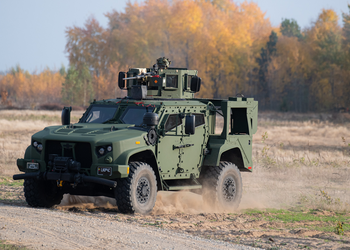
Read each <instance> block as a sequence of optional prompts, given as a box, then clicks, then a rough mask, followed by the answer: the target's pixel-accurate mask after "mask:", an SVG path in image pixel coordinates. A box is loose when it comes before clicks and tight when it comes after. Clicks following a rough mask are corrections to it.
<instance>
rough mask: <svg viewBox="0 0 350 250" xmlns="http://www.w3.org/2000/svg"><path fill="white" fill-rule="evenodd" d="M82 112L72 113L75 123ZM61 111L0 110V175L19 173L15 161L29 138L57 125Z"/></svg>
mask: <svg viewBox="0 0 350 250" xmlns="http://www.w3.org/2000/svg"><path fill="white" fill-rule="evenodd" d="M82 113H83V112H79V111H76V112H74V111H73V112H72V118H71V121H72V122H77V121H78V119H79V118H80V117H81V115H82ZM60 122H61V111H32V110H21V111H18V110H1V111H0V175H5V176H10V175H12V174H15V173H19V171H18V169H17V166H16V159H17V158H23V156H24V152H25V150H26V148H27V147H28V145H29V144H30V141H31V136H32V135H33V134H34V133H36V132H38V131H40V130H42V129H43V128H45V127H47V126H51V125H59V124H60Z"/></svg>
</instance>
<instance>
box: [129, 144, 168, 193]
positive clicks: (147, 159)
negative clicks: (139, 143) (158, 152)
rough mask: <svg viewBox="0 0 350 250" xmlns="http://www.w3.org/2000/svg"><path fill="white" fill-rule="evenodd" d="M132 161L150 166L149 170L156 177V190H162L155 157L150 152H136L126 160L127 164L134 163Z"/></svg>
mask: <svg viewBox="0 0 350 250" xmlns="http://www.w3.org/2000/svg"><path fill="white" fill-rule="evenodd" d="M134 161H140V162H144V163H147V164H148V165H150V166H151V168H152V169H153V171H154V173H155V175H156V179H157V188H158V190H162V189H163V188H162V182H161V179H160V175H159V170H158V164H157V160H156V157H155V155H154V153H153V151H152V150H144V151H141V152H137V153H135V154H133V155H131V156H130V157H129V159H128V164H129V163H130V162H134Z"/></svg>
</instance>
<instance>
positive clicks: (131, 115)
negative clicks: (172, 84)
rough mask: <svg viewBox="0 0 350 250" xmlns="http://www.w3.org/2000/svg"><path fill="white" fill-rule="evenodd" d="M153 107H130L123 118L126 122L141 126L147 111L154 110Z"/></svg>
mask: <svg viewBox="0 0 350 250" xmlns="http://www.w3.org/2000/svg"><path fill="white" fill-rule="evenodd" d="M153 110H154V108H153V107H128V108H127V109H126V110H125V111H124V114H123V116H122V117H121V120H122V121H123V122H124V123H125V124H135V125H136V126H139V125H141V124H142V122H143V115H144V114H145V113H146V112H153Z"/></svg>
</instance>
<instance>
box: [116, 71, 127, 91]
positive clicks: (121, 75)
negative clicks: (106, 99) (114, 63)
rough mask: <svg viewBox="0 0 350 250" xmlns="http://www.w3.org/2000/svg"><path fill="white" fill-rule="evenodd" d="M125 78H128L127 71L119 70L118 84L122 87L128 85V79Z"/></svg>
mask: <svg viewBox="0 0 350 250" xmlns="http://www.w3.org/2000/svg"><path fill="white" fill-rule="evenodd" d="M123 78H126V73H125V72H119V75H118V86H119V88H120V89H125V87H126V86H125V85H126V80H123Z"/></svg>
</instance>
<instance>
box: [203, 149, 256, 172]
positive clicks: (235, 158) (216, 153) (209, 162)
mask: <svg viewBox="0 0 350 250" xmlns="http://www.w3.org/2000/svg"><path fill="white" fill-rule="evenodd" d="M222 161H228V162H232V163H234V164H235V165H236V166H237V167H238V169H239V171H241V172H244V171H246V172H250V170H248V168H246V167H245V163H244V160H243V155H242V152H241V149H240V148H239V147H234V148H227V147H225V145H223V146H221V147H216V148H213V149H212V150H211V154H209V155H208V156H207V157H206V158H205V160H204V164H203V166H204V168H206V166H219V164H220V162H222Z"/></svg>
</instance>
